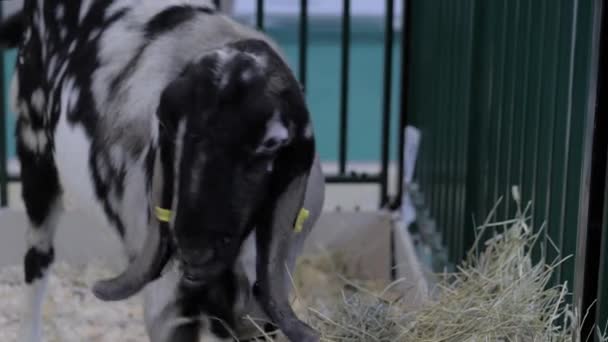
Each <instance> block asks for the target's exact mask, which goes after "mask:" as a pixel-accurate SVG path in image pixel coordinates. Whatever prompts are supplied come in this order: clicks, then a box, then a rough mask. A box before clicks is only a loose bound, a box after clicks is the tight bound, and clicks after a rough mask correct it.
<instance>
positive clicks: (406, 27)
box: [394, 0, 422, 207]
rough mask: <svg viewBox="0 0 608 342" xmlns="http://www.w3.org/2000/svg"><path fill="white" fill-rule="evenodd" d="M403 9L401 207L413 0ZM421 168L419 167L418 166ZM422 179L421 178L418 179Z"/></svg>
mask: <svg viewBox="0 0 608 342" xmlns="http://www.w3.org/2000/svg"><path fill="white" fill-rule="evenodd" d="M402 4H403V9H402V17H401V31H402V34H401V78H400V83H401V87H400V90H399V94H400V102H399V123H398V124H397V132H398V133H397V137H398V140H397V141H398V142H397V150H398V155H397V162H398V165H399V167H398V168H397V170H398V172H397V194H398V198H397V201H396V202H395V203H394V205H395V207H400V206H401V205H402V202H401V196H400V195H401V194H403V191H404V189H403V177H404V168H403V163H404V160H405V154H404V152H405V134H404V129H405V126H406V122H407V121H408V119H409V118H408V117H407V115H408V111H407V106H408V105H409V98H410V97H409V94H410V92H411V89H410V82H409V80H410V70H409V69H410V67H411V60H412V54H411V42H410V41H411V32H412V25H411V18H410V13H411V1H410V0H403V2H402ZM419 159H420V161H419V162H418V163H417V165H420V164H421V160H422V158H419ZM418 168H419V167H418ZM418 181H420V179H418Z"/></svg>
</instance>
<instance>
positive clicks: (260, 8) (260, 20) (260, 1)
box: [255, 0, 264, 31]
mask: <svg viewBox="0 0 608 342" xmlns="http://www.w3.org/2000/svg"><path fill="white" fill-rule="evenodd" d="M255 24H256V26H257V27H258V29H260V30H262V31H263V30H264V0H257V5H256V15H255Z"/></svg>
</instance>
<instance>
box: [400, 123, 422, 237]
mask: <svg viewBox="0 0 608 342" xmlns="http://www.w3.org/2000/svg"><path fill="white" fill-rule="evenodd" d="M404 134H405V139H404V140H405V142H404V144H405V145H404V148H403V153H404V155H403V179H402V180H401V181H402V182H403V185H404V188H405V191H404V192H403V198H402V202H401V217H402V220H403V222H404V223H405V227H406V228H407V227H409V225H410V224H411V223H412V222H414V220H416V210H415V208H414V205H413V204H412V199H411V197H410V193H409V192H408V191H407V188H408V185H409V184H411V183H412V180H413V179H414V171H415V170H416V159H417V158H418V149H419V147H420V139H421V138H422V133H421V132H420V130H419V129H417V128H416V127H413V126H407V127H405V133H404Z"/></svg>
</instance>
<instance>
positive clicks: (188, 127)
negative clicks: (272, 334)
mask: <svg viewBox="0 0 608 342" xmlns="http://www.w3.org/2000/svg"><path fill="white" fill-rule="evenodd" d="M158 119H159V132H160V134H159V145H160V163H161V168H162V170H163V171H162V173H163V177H162V179H163V182H162V183H163V190H162V196H161V198H162V200H161V206H165V207H167V208H171V212H172V218H171V220H170V223H169V224H168V226H169V229H168V231H170V234H171V238H172V239H173V240H174V241H175V246H176V257H177V259H178V260H179V262H180V264H181V267H182V270H183V274H184V276H183V284H182V285H183V286H185V287H191V288H196V287H201V286H203V287H204V286H212V284H214V282H217V279H219V277H224V276H225V274H226V272H231V269H232V268H233V267H234V264H235V262H236V259H237V257H238V254H239V251H240V247H241V244H242V242H243V240H244V239H245V238H246V237H247V236H248V234H249V233H250V232H251V229H252V228H253V227H256V238H257V246H258V262H257V264H258V265H257V273H258V284H257V286H256V288H257V291H256V296H257V299H258V301H259V303H260V305H261V306H262V307H263V308H264V310H265V311H266V313H267V314H268V315H269V317H270V318H271V319H272V320H273V321H274V322H275V323H276V324H277V325H278V326H279V328H280V329H281V330H282V331H283V332H284V333H286V334H287V335H288V336H289V337H290V338H291V339H292V340H297V341H310V340H313V341H314V340H316V334H315V333H314V332H313V331H312V330H311V329H310V328H308V327H307V326H306V325H305V324H304V323H302V322H300V321H299V320H297V318H296V316H295V315H294V314H293V311H292V310H291V307H290V306H289V302H288V298H287V297H288V291H287V289H286V286H285V285H286V284H287V283H288V282H287V281H286V273H287V270H286V265H285V264H286V261H287V259H289V258H292V257H293V251H292V250H291V249H292V247H291V246H292V244H293V240H294V238H293V236H294V235H295V234H297V232H294V229H293V227H294V223H295V222H296V219H297V216H298V214H299V213H300V210H301V209H302V205H303V202H304V195H305V192H306V185H307V178H308V174H309V171H310V169H311V166H312V164H313V160H314V154H315V151H314V139H313V135H312V129H311V123H310V119H309V113H308V110H307V107H306V105H305V100H304V95H303V92H302V90H301V88H300V86H299V83H298V82H297V81H296V80H295V78H294V77H293V75H292V73H291V71H290V70H289V68H288V66H287V65H286V64H285V63H284V61H283V60H282V59H281V58H280V57H279V56H278V54H277V53H276V52H274V50H273V49H272V48H271V47H270V46H269V45H268V44H267V43H265V42H262V41H258V40H248V41H241V42H238V43H234V44H232V45H230V46H227V47H225V48H222V49H220V50H218V51H215V52H211V53H209V54H207V55H205V56H204V57H202V58H201V59H200V60H199V61H197V62H196V63H193V64H191V65H189V66H188V67H187V68H186V69H185V70H184V71H183V73H181V75H180V76H179V77H178V78H177V79H176V80H174V81H173V82H172V83H171V84H170V85H169V86H167V88H166V89H165V90H164V92H163V95H162V98H161V101H160V105H159V110H158ZM210 284H211V285H210Z"/></svg>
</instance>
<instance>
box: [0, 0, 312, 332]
mask: <svg viewBox="0 0 608 342" xmlns="http://www.w3.org/2000/svg"><path fill="white" fill-rule="evenodd" d="M0 45H2V46H3V47H18V49H19V50H18V57H17V65H16V72H15V76H14V78H13V81H12V84H11V93H12V95H11V98H12V106H13V110H14V111H15V112H16V113H18V118H17V124H16V141H17V154H18V158H19V160H20V164H21V178H22V197H23V200H24V203H25V207H26V213H27V216H28V218H29V221H30V223H31V225H30V227H29V228H28V232H27V239H26V240H27V253H26V254H25V256H24V271H25V272H24V273H25V282H26V287H27V291H28V295H27V303H25V306H24V308H25V312H24V318H23V320H22V329H21V335H20V340H21V341H28V342H33V341H40V340H41V338H42V329H41V325H42V321H41V320H42V318H41V305H42V302H43V299H44V293H45V286H46V283H47V280H48V271H49V267H50V266H51V265H52V263H53V260H54V249H53V237H54V234H55V231H56V228H57V225H58V219H59V217H60V214H61V213H62V212H63V203H64V200H65V199H66V198H67V197H68V196H69V197H70V198H73V199H74V202H75V203H77V204H79V205H80V206H82V207H83V208H85V209H88V210H90V211H91V212H92V213H95V214H96V215H97V216H98V217H99V218H101V219H102V220H103V221H104V222H105V223H109V224H110V225H111V226H113V227H114V228H115V231H116V232H117V233H118V234H119V235H120V237H121V239H122V241H123V244H124V247H125V252H126V256H127V258H128V260H129V263H128V265H127V267H126V270H124V272H122V273H121V274H120V275H118V276H116V277H115V278H112V279H106V280H100V281H98V282H97V283H96V284H95V285H94V286H93V292H94V294H95V295H96V296H97V297H98V298H99V299H101V300H105V301H114V300H122V299H125V298H128V297H130V296H133V295H135V294H137V293H140V292H142V294H143V297H144V309H145V310H144V311H145V315H144V316H145V317H144V319H145V323H146V328H147V332H148V335H149V337H150V339H151V340H152V341H159V342H160V341H198V340H199V338H201V337H202V336H203V335H205V334H206V335H207V336H214V337H215V338H220V339H223V340H226V339H227V340H232V339H233V338H238V339H241V340H244V339H246V338H251V337H252V336H253V335H252V334H253V333H255V332H256V331H255V327H254V324H252V323H251V322H249V321H248V320H247V319H245V318H244V317H245V316H246V315H249V316H251V317H254V318H262V319H264V320H265V321H266V322H267V324H266V325H263V324H262V326H265V329H266V330H268V331H274V330H277V329H278V330H280V331H282V332H283V333H284V334H285V335H286V336H287V337H288V338H289V339H290V340H292V341H297V342H308V341H318V340H319V337H318V334H317V332H315V331H314V330H313V329H312V328H311V327H309V326H308V325H306V324H305V323H304V322H302V321H300V320H298V318H297V317H296V316H295V314H294V312H293V310H292V308H291V307H290V305H289V302H288V295H289V288H290V282H289V278H288V271H289V270H291V269H293V267H294V264H295V258H296V257H297V255H298V254H299V253H300V252H301V249H302V245H303V243H304V241H305V239H306V237H307V236H308V234H309V233H310V231H311V230H312V227H313V225H314V223H315V222H316V221H317V218H318V216H319V213H320V211H321V208H322V205H323V198H324V197H323V192H324V181H323V175H322V173H321V169H320V163H319V159H318V157H317V155H316V152H315V142H314V135H313V129H312V124H311V121H310V117H309V113H308V109H307V106H306V103H305V99H304V95H303V92H302V89H301V88H300V85H299V83H298V82H297V81H296V79H295V77H294V76H293V74H292V72H291V70H290V69H289V67H288V66H287V63H286V62H285V60H284V58H283V57H282V56H281V54H280V52H279V49H278V48H277V46H276V44H275V43H273V42H272V41H271V40H270V39H269V38H268V37H267V36H265V35H264V34H263V33H260V32H258V31H256V30H254V29H250V28H247V27H245V26H243V25H240V24H238V23H236V22H235V21H233V20H232V19H230V18H228V17H226V16H224V15H222V14H220V13H218V12H217V11H216V8H215V7H214V5H213V4H212V2H211V1H207V0H190V1H188V0H81V1H74V0H25V2H24V5H23V9H22V10H21V11H20V12H18V13H17V14H15V15H14V16H13V17H11V18H10V19H8V20H7V21H5V22H4V23H3V24H2V26H1V27H0ZM307 216H308V220H306V221H305V222H304V219H305V218H306V217H307Z"/></svg>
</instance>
